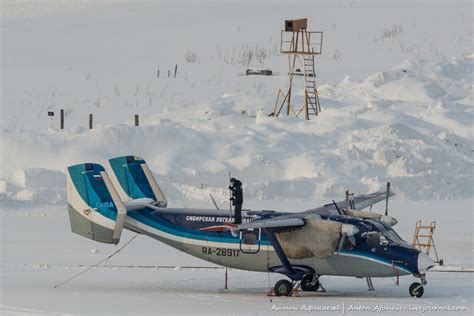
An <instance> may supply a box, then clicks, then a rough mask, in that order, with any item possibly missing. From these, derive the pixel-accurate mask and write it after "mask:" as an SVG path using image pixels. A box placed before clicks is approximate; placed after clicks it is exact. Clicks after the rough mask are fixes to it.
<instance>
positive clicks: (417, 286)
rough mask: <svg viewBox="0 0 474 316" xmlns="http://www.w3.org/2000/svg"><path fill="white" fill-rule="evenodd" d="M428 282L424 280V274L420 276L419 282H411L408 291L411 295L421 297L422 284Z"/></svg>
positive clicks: (422, 291)
mask: <svg viewBox="0 0 474 316" xmlns="http://www.w3.org/2000/svg"><path fill="white" fill-rule="evenodd" d="M427 283H428V282H427V281H426V277H425V275H422V276H421V283H418V282H413V283H412V284H411V285H410V287H409V288H408V291H409V292H410V295H411V297H422V296H423V293H424V291H425V290H424V289H423V285H426V284H427Z"/></svg>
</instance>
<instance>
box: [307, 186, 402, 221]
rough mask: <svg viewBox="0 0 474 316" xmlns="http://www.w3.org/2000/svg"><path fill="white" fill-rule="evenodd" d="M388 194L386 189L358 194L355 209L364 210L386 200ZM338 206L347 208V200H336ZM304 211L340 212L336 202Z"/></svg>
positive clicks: (341, 208) (355, 199)
mask: <svg viewBox="0 0 474 316" xmlns="http://www.w3.org/2000/svg"><path fill="white" fill-rule="evenodd" d="M393 195H394V194H393V193H391V192H390V194H389V196H393ZM386 196H387V192H386V191H379V192H374V193H369V194H363V195H358V196H355V197H354V206H355V209H357V210H363V209H364V208H367V207H369V206H371V205H373V204H376V203H378V202H380V201H383V200H385V198H386ZM336 204H337V207H338V208H339V209H340V210H344V209H346V208H347V206H346V200H343V201H339V202H336ZM304 213H316V214H320V215H326V216H327V215H336V214H338V213H339V212H338V211H337V209H336V206H335V205H334V203H329V204H326V205H324V206H321V207H317V208H314V209H310V210H307V211H306V212H304Z"/></svg>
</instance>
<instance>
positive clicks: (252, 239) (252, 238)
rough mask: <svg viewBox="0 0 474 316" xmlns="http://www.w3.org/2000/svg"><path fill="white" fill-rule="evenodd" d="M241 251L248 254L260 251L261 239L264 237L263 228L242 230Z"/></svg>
mask: <svg viewBox="0 0 474 316" xmlns="http://www.w3.org/2000/svg"><path fill="white" fill-rule="evenodd" d="M239 237H240V251H242V252H243V253H248V254H256V253H258V252H259V251H260V240H261V238H262V230H261V228H258V229H253V228H250V229H245V230H241V231H240V235H239Z"/></svg>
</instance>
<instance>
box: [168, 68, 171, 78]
mask: <svg viewBox="0 0 474 316" xmlns="http://www.w3.org/2000/svg"><path fill="white" fill-rule="evenodd" d="M170 76H171V70H169V69H168V78H169V77H170Z"/></svg>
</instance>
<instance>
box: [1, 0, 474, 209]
mask: <svg viewBox="0 0 474 316" xmlns="http://www.w3.org/2000/svg"><path fill="white" fill-rule="evenodd" d="M54 3H56V5H58V2H54ZM66 3H67V2H66ZM87 3H88V4H89V5H90V6H91V7H88V6H87V5H82V6H77V5H76V4H77V3H72V4H70V5H69V6H66V8H69V9H70V10H67V11H61V14H59V13H58V14H50V15H47V16H42V14H43V11H44V10H42V9H41V8H44V6H38V8H37V13H38V15H39V16H33V17H23V16H21V17H11V16H9V17H4V18H3V20H2V35H3V48H2V68H3V71H2V74H3V89H2V90H3V93H2V131H1V134H0V140H1V151H2V172H1V174H0V178H1V180H0V194H1V195H2V197H3V198H2V200H3V201H9V202H8V203H14V204H16V203H25V202H28V201H31V203H40V202H48V203H58V204H62V203H64V188H63V185H62V184H61V181H59V182H58V181H57V177H58V174H57V171H59V172H61V173H64V171H65V168H66V166H67V165H70V164H74V163H79V162H83V161H93V162H98V163H105V161H106V160H107V159H109V158H111V157H114V156H117V155H123V154H136V155H140V156H142V157H144V158H145V159H146V160H147V161H148V162H149V164H150V166H151V168H152V170H153V172H155V173H156V174H157V176H158V179H159V181H160V182H162V183H163V185H164V186H165V190H166V192H167V193H168V196H169V197H170V200H171V201H176V202H178V203H180V202H184V203H186V202H187V201H192V200H202V199H205V200H206V201H207V199H208V194H207V192H213V193H214V194H215V195H216V196H217V197H218V198H219V199H221V200H224V199H225V197H226V195H227V192H225V190H223V188H225V187H226V181H227V180H226V179H227V172H228V171H231V172H232V174H233V175H235V176H236V177H239V178H241V179H242V180H243V181H244V183H245V184H246V186H245V194H246V196H247V198H249V199H251V200H252V199H255V200H261V199H283V198H289V199H303V200H322V199H326V200H327V199H329V198H334V197H340V196H341V195H342V194H343V192H344V191H345V190H346V189H350V190H353V191H355V192H359V193H365V192H368V191H373V190H377V189H379V188H380V186H381V185H383V183H384V182H386V181H391V182H393V183H394V188H395V191H396V193H398V196H399V197H402V198H410V199H451V198H468V197H472V187H473V184H474V183H473V179H474V177H473V172H474V168H473V155H472V153H473V150H474V144H473V128H472V122H473V92H472V86H473V75H472V74H473V72H472V71H473V63H474V59H473V55H472V51H473V49H472V30H470V27H469V25H470V22H471V20H470V16H469V14H468V12H467V11H469V7H470V4H469V3H459V4H457V5H456V6H453V5H450V4H449V3H435V4H430V8H431V9H430V12H431V15H429V16H426V17H425V19H426V20H423V23H421V22H419V21H418V17H419V14H421V13H422V12H424V10H425V5H424V4H420V3H418V4H415V5H413V6H411V9H410V10H409V11H408V12H407V11H406V10H405V9H404V8H405V7H404V6H403V5H401V6H398V5H394V4H392V3H383V4H379V5H374V4H369V3H364V2H362V3H358V2H350V3H349V2H347V3H346V2H339V3H338V4H329V3H318V4H311V3H301V4H300V5H298V6H288V5H286V4H278V5H277V6H276V8H277V10H275V12H273V11H272V12H268V11H267V10H266V8H267V3H265V2H263V3H257V4H255V5H252V10H249V9H250V7H249V4H248V3H247V4H246V5H237V4H235V3H228V4H225V5H221V6H202V5H197V4H187V5H186V8H187V9H186V10H185V11H183V10H182V9H181V8H182V7H181V6H179V5H177V6H174V5H172V4H170V3H163V4H144V5H140V6H133V5H131V4H128V5H127V4H122V5H110V4H109V5H106V4H103V3H95V5H93V4H94V2H87ZM31 7H32V6H31V4H30V5H29V6H27V8H28V9H29V10H31ZM463 7H464V8H466V10H463V9H462V8H463ZM20 8H21V7H20ZM33 8H34V6H33ZM51 8H55V7H54V6H53V7H51ZM77 8H80V10H78V11H75V10H72V9H77ZM389 11H390V12H404V14H403V15H397V14H387V12H389ZM5 12H7V13H9V14H8V15H12V14H13V13H14V12H15V11H14V10H6V11H5ZM12 12H13V13H12ZM191 12H192V13H191ZM308 12H311V14H308ZM237 13H238V14H237ZM367 14H368V15H369V16H370V19H369V20H368V21H366V23H363V24H360V19H361V18H364V17H365V16H366V15H367ZM440 14H443V16H447V17H452V18H449V19H447V20H449V21H450V22H449V28H448V29H446V25H444V24H442V23H432V20H436V18H437V17H439V15H440ZM30 15H34V14H30ZM302 15H304V16H308V18H309V21H310V27H311V28H312V29H317V30H322V31H324V32H325V33H324V46H323V54H322V55H321V57H320V58H318V60H317V71H318V82H319V84H320V86H319V92H320V96H321V103H322V108H323V112H322V114H321V115H320V116H319V117H317V118H316V119H314V120H312V121H311V122H304V121H302V120H301V119H295V118H291V117H279V118H269V117H266V115H267V114H268V113H271V112H272V111H273V107H274V104H275V99H276V94H277V91H278V88H283V87H285V86H286V85H287V77H286V76H285V75H284V74H285V72H286V70H285V69H286V67H287V65H286V58H285V57H284V56H281V55H279V53H278V49H279V48H278V42H279V30H280V28H281V27H282V24H283V20H284V19H285V18H288V17H300V16H302ZM172 17H176V19H175V18H172ZM215 25H219V28H216V27H215ZM354 25H358V26H360V27H356V28H354V27H353V26H354ZM420 38H422V40H420ZM355 39H356V40H355ZM448 43H449V44H448ZM249 52H253V57H249ZM262 52H263V53H262ZM262 54H263V55H262ZM257 55H258V56H259V57H258V58H257ZM186 56H188V57H186ZM189 56H192V57H189ZM186 59H187V60H188V61H191V62H186ZM175 64H178V72H177V75H176V78H173V77H174V66H175ZM252 66H254V67H268V68H270V69H273V70H274V72H275V73H276V75H275V76H272V77H260V76H249V77H247V76H244V73H245V69H247V68H248V67H252ZM158 69H159V70H160V77H159V78H158V77H157V71H158ZM168 70H171V78H168ZM300 84H301V82H300ZM298 94H299V96H298V97H297V99H298V98H299V99H300V100H302V95H303V91H302V90H300V91H299V92H298ZM60 108H64V109H65V111H66V130H65V131H60V130H59V129H58V127H59V122H58V115H59V109H60ZM48 111H55V113H56V116H55V119H54V121H50V120H49V118H48V117H47V112H48ZM89 113H93V114H94V117H95V118H94V120H95V121H94V125H95V128H94V129H93V130H92V131H89V130H88V129H87V126H88V114H89ZM134 114H139V115H140V116H141V125H142V126H141V127H139V128H136V127H134V126H132V120H133V115H134ZM51 127H53V129H51ZM38 168H41V169H38ZM31 174H34V176H31V177H35V175H38V174H40V175H41V177H40V178H38V179H42V180H44V182H42V184H41V185H40V184H39V183H38V181H42V180H38V179H37V180H35V183H34V184H32V185H30V183H29V181H19V180H18V177H25V175H26V177H27V178H28V177H29V175H31ZM203 187H204V188H205V190H202V188H203Z"/></svg>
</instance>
